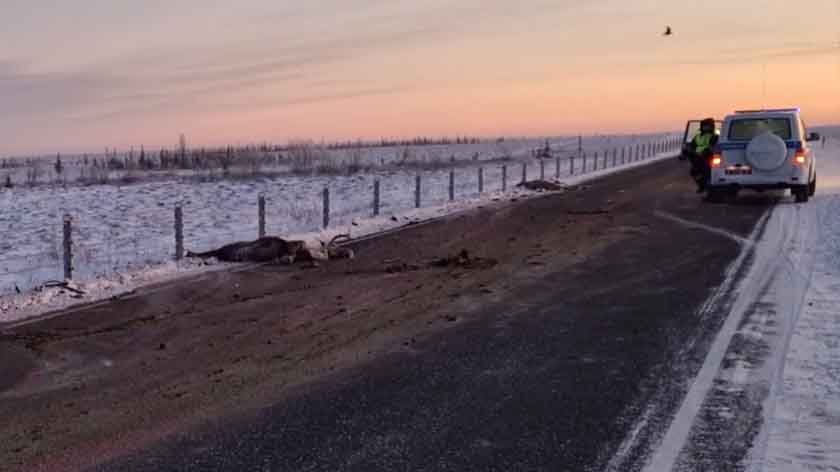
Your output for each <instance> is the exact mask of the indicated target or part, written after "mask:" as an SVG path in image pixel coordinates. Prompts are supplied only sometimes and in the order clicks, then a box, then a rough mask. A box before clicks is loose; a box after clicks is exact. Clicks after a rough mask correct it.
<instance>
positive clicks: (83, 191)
mask: <svg viewBox="0 0 840 472" xmlns="http://www.w3.org/2000/svg"><path fill="white" fill-rule="evenodd" d="M637 139H638V138H637V137H600V138H598V140H593V142H594V143H595V144H597V145H599V146H604V149H606V148H607V147H606V146H610V147H609V149H610V150H611V152H610V153H609V154H608V155H605V154H604V150H603V149H597V148H596V149H597V150H594V151H593V150H592V149H591V148H590V150H589V152H588V156H587V158H586V160H585V161H584V160H583V159H580V158H577V159H573V160H570V159H569V158H568V155H567V154H561V155H558V158H557V159H548V160H542V161H540V160H537V159H533V158H528V156H527V152H526V154H525V155H520V156H518V157H519V159H518V160H514V161H509V162H506V163H505V164H504V165H505V166H506V168H507V180H506V182H507V185H506V189H505V191H504V192H502V187H503V170H502V165H503V164H500V163H492V164H488V163H484V164H482V163H481V162H476V163H474V164H472V165H469V166H463V165H461V166H459V167H457V168H455V169H454V172H455V201H453V202H449V172H450V171H449V170H448V169H443V170H436V171H425V172H422V171H421V172H419V175H420V176H421V208H420V209H416V208H415V177H416V176H417V175H418V173H415V172H400V171H393V170H389V171H383V172H376V173H371V174H357V175H353V176H338V177H326V176H303V177H294V178H281V179H259V180H250V181H241V180H240V181H217V182H203V183H197V182H194V181H193V182H172V181H170V182H149V183H144V184H137V185H131V186H124V187H120V186H113V185H101V186H92V187H68V188H66V189H61V188H53V187H43V188H35V189H14V190H13V191H11V192H10V191H6V192H0V207H2V208H14V210H15V211H12V212H5V211H4V212H0V228H3V230H4V232H5V233H6V235H5V236H4V238H3V239H2V240H0V322H3V321H12V320H19V319H23V318H27V317H31V316H36V315H38V314H41V313H43V312H46V311H52V310H55V309H60V308H63V307H66V306H68V305H71V304H76V303H80V302H91V301H96V300H100V299H106V298H109V297H113V296H115V295H117V294H121V293H125V292H127V291H131V290H134V289H136V288H137V287H140V286H143V285H146V284H149V283H154V282H159V281H163V280H167V279H171V278H173V277H178V276H182V275H186V274H195V273H200V272H203V271H207V270H215V269H218V268H220V265H219V264H211V265H206V264H201V263H196V262H194V261H182V262H180V263H175V262H173V261H172V259H173V255H174V245H175V243H174V237H175V236H174V235H175V230H174V215H173V209H174V207H175V205H176V204H178V203H180V204H181V205H182V207H183V214H184V238H185V244H184V245H185V248H186V249H188V250H193V251H200V250H207V249H211V248H215V247H218V246H221V245H223V244H227V243H230V242H233V241H239V240H252V239H255V238H256V237H257V235H258V229H257V228H258V224H257V221H258V218H257V214H258V211H257V200H258V195H260V194H263V195H265V197H266V201H267V205H266V207H267V208H266V223H267V228H266V229H267V233H268V234H273V235H283V236H284V237H290V238H295V239H306V240H309V241H310V242H312V243H314V242H315V240H316V239H318V238H321V239H324V238H328V237H329V236H330V235H331V234H336V233H338V232H346V233H350V234H351V236H352V237H354V238H357V237H360V236H363V235H365V234H370V233H374V232H377V231H381V230H385V229H389V228H393V227H398V226H402V225H404V224H406V223H408V222H410V221H420V220H424V219H429V218H433V217H436V216H442V215H444V214H448V213H451V212H454V211H459V210H463V209H467V208H473V207H475V206H479V205H482V204H486V203H487V202H490V201H492V200H494V199H501V198H506V197H510V196H515V195H520V196H522V195H529V194H532V192H523V191H520V190H518V189H516V188H515V185H516V184H517V183H518V182H520V181H521V180H522V170H523V165H524V166H525V171H526V173H527V178H528V179H529V180H533V179H538V178H540V177H542V176H543V175H544V176H545V178H546V179H552V178H554V177H555V176H558V175H559V176H560V180H561V181H564V182H567V183H576V182H579V181H581V176H582V175H583V174H585V178H593V177H596V176H599V175H604V174H605V173H608V172H612V171H614V170H615V169H619V168H628V167H631V166H635V165H643V164H644V163H647V162H652V161H653V160H654V159H646V160H645V161H642V162H630V161H631V156H630V153H629V152H628V153H627V154H626V155H625V156H624V162H623V163H622V154H621V151H620V150H618V151H617V152H615V153H613V152H612V150H613V149H620V146H634V145H635V144H638V142H637ZM532 144H533V143H532ZM590 144H591V145H592V143H590ZM595 155H597V156H598V160H597V161H595V159H594V157H595ZM672 155H674V151H673V150H672V151H669V152H664V153H661V154H659V155H658V156H657V157H658V158H661V157H664V156H672ZM632 159H635V156H632ZM558 163H559V164H560V166H559V168H558V167H557V164H558ZM479 168H482V169H483V170H482V172H483V184H484V192H483V193H481V194H479V187H478V180H479ZM377 179H378V180H379V181H380V182H381V212H380V215H381V216H380V217H379V218H372V201H373V183H374V180H377ZM324 188H329V189H330V208H331V210H330V227H329V231H322V229H321V228H322V218H323V216H322V215H323V213H322V200H321V195H322V191H323V189H324ZM64 214H70V215H72V218H73V267H74V274H73V275H74V276H73V279H74V282H75V283H77V284H78V288H80V289H82V290H83V291H84V292H85V295H84V296H83V297H81V298H72V297H71V295H72V294H71V293H69V292H67V291H63V290H60V289H45V290H37V289H38V287H39V286H40V285H41V284H43V283H44V282H46V281H49V280H62V279H63V268H62V264H61V254H62V252H63V250H62V243H61V241H62V235H61V232H62V227H61V218H62V215H64ZM16 287H17V288H19V289H20V290H21V291H22V292H23V293H21V294H16V293H15V292H16V290H15V288H16ZM33 289H35V291H33Z"/></svg>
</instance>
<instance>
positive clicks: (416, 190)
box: [414, 174, 420, 208]
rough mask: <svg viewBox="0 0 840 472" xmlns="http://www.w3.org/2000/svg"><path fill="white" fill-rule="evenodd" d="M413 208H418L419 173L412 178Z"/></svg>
mask: <svg viewBox="0 0 840 472" xmlns="http://www.w3.org/2000/svg"><path fill="white" fill-rule="evenodd" d="M414 208H420V174H417V176H416V177H415V178H414Z"/></svg>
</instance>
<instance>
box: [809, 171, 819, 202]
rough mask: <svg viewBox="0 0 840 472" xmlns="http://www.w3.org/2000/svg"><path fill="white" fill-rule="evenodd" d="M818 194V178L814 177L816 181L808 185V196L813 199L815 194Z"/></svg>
mask: <svg viewBox="0 0 840 472" xmlns="http://www.w3.org/2000/svg"><path fill="white" fill-rule="evenodd" d="M815 193H817V176H816V175H814V180H812V181H811V183H810V184H808V195H809V196H811V197H813V196H814V194H815Z"/></svg>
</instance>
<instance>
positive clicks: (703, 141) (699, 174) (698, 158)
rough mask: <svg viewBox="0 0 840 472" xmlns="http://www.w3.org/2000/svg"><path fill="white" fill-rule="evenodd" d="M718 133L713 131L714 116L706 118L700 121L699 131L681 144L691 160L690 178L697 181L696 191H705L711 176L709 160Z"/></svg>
mask: <svg viewBox="0 0 840 472" xmlns="http://www.w3.org/2000/svg"><path fill="white" fill-rule="evenodd" d="M717 142H718V135H717V133H716V132H715V120H714V118H706V119H704V120H703V121H701V122H700V131H699V132H698V133H697V134H696V135H695V136H694V138H692V139H691V141H689V142H688V143H686V144H685V145H684V146H683V153H684V154H685V155H687V156H688V158H689V160H690V161H691V172H690V175H691V178H692V179H694V181H695V182H696V183H697V193H703V192H705V191H706V186H707V185H708V184H709V180H710V179H711V178H712V166H711V163H710V162H709V161H710V159H711V158H712V153H713V149H714V146H715V144H717Z"/></svg>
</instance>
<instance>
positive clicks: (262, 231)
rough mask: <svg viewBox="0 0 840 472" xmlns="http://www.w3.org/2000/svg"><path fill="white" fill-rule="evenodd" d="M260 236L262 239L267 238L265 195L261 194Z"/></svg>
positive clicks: (258, 203)
mask: <svg viewBox="0 0 840 472" xmlns="http://www.w3.org/2000/svg"><path fill="white" fill-rule="evenodd" d="M257 207H258V211H257V217H258V227H259V228H258V234H259V237H260V238H264V237H265V195H263V194H260V196H259V197H258V198H257Z"/></svg>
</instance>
